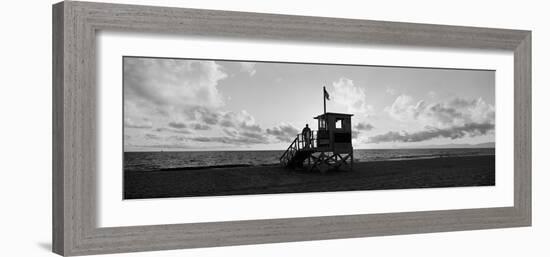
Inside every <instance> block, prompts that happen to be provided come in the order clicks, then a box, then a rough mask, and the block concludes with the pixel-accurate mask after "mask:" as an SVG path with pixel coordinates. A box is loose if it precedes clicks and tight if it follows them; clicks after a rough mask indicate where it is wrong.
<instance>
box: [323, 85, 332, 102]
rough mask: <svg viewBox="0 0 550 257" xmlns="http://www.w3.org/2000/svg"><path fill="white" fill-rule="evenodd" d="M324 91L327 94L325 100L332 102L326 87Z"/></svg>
mask: <svg viewBox="0 0 550 257" xmlns="http://www.w3.org/2000/svg"><path fill="white" fill-rule="evenodd" d="M323 91H324V92H325V99H327V100H330V96H329V94H328V92H327V89H326V88H325V87H323Z"/></svg>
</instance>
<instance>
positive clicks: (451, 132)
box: [367, 123, 495, 143]
mask: <svg viewBox="0 0 550 257" xmlns="http://www.w3.org/2000/svg"><path fill="white" fill-rule="evenodd" d="M494 128H495V125H494V124H491V123H467V124H464V125H461V126H451V127H448V128H444V129H441V128H435V127H428V128H426V130H422V131H418V132H414V133H408V132H405V131H403V132H396V131H390V132H387V133H385V134H381V135H377V136H373V137H370V138H369V139H368V141H367V142H368V143H382V142H420V141H425V140H430V139H434V138H450V139H457V138H463V137H465V136H469V137H475V136H481V135H486V134H488V133H490V132H492V131H494Z"/></svg>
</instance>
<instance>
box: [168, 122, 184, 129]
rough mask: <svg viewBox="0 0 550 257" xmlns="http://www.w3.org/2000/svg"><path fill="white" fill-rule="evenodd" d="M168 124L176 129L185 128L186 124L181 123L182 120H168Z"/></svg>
mask: <svg viewBox="0 0 550 257" xmlns="http://www.w3.org/2000/svg"><path fill="white" fill-rule="evenodd" d="M168 126H169V127H172V128H176V129H182V128H187V125H185V123H182V122H170V123H168Z"/></svg>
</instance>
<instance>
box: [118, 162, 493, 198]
mask: <svg viewBox="0 0 550 257" xmlns="http://www.w3.org/2000/svg"><path fill="white" fill-rule="evenodd" d="M182 171H185V172H182ZM123 183H124V190H123V191H124V195H123V198H124V199H147V198H169V197H195V196H223V195H251V194H276V193H306V192H335V191H357V190H384V189H411V188H438V187H465V186H493V185H495V156H494V155H485V156H466V157H442V158H431V159H413V160H411V159H406V160H393V161H369V162H356V163H354V169H353V170H352V171H344V170H342V171H330V172H327V173H325V174H321V173H319V172H309V171H305V170H292V169H285V168H282V167H280V166H278V165H274V166H259V167H258V166H248V167H226V168H205V169H198V170H182V169H172V170H164V171H154V172H151V171H125V172H124V181H123Z"/></svg>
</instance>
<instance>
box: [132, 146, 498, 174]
mask: <svg viewBox="0 0 550 257" xmlns="http://www.w3.org/2000/svg"><path fill="white" fill-rule="evenodd" d="M283 153H284V151H200V152H125V153H124V170H127V171H155V170H163V169H198V168H209V167H231V166H262V165H276V164H278V163H279V157H281V155H282V154H283ZM494 154H495V149H494V148H458V149H457V148H452V149H362V150H361V149H360V150H354V152H353V157H354V160H355V161H357V162H370V161H388V160H411V159H425V158H444V157H458V156H481V155H494Z"/></svg>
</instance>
